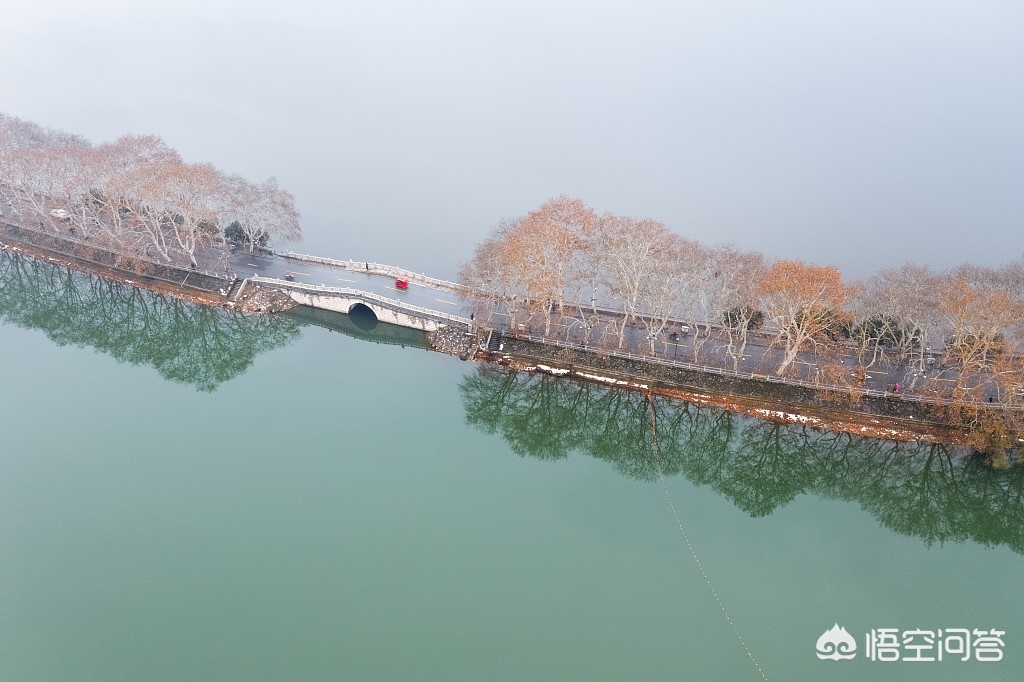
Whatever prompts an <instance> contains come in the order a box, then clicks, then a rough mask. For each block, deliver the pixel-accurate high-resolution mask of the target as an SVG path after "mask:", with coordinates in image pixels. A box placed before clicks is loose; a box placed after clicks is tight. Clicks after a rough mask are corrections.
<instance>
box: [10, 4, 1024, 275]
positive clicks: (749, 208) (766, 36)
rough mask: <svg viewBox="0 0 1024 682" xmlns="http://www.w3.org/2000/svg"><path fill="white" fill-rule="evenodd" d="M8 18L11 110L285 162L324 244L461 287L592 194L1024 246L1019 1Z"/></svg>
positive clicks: (830, 239)
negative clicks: (478, 261)
mask: <svg viewBox="0 0 1024 682" xmlns="http://www.w3.org/2000/svg"><path fill="white" fill-rule="evenodd" d="M8 5H9V6H7V7H5V8H4V17H5V19H4V23H5V25H6V27H7V28H6V30H5V31H4V32H3V37H2V40H0V58H2V59H3V62H4V63H5V65H6V68H5V69H4V73H3V76H2V77H0V110H3V111H6V112H7V113H10V114H13V115H15V116H19V117H22V118H26V119H30V120H33V121H35V122H37V123H40V124H42V125H44V126H48V127H54V128H61V129H65V130H68V131H71V132H76V133H80V134H82V135H85V136H86V137H89V138H90V139H92V140H93V141H97V142H99V141H106V140H111V139H114V138H116V137H117V136H118V135H120V134H123V133H128V132H134V133H155V134H158V135H160V136H162V137H163V138H164V139H165V140H166V141H167V142H168V143H169V144H170V145H172V146H174V147H176V148H177V149H179V150H180V151H181V152H182V154H183V155H184V156H185V158H186V159H187V160H189V161H197V162H198V161H209V162H212V163H214V164H215V165H217V166H218V167H219V168H221V169H223V170H225V171H229V172H238V173H241V174H243V175H245V176H247V177H248V178H249V179H251V180H261V179H263V178H265V177H267V176H270V175H274V176H276V177H277V178H278V179H279V180H280V182H281V184H282V186H284V187H285V188H287V189H289V190H291V191H292V192H293V193H294V194H295V196H296V199H297V201H298V204H299V208H300V209H301V211H302V213H303V227H304V231H305V235H306V239H305V242H304V243H303V244H302V245H300V247H299V248H300V249H302V250H308V251H312V252H316V253H320V254H323V255H330V256H334V257H339V258H355V259H376V260H379V261H384V262H394V263H398V264H401V265H403V266H405V267H409V268H412V269H415V270H423V271H429V272H431V273H434V274H437V275H440V276H453V275H454V274H455V273H456V271H457V269H458V265H459V263H460V262H462V261H464V260H466V259H467V258H468V257H469V255H470V253H471V251H472V248H473V246H474V244H475V243H476V242H478V241H479V240H480V239H482V238H483V236H484V235H485V233H486V231H487V230H488V229H489V228H490V227H491V226H492V225H493V224H495V223H496V222H497V221H498V220H499V219H501V218H502V217H513V216H517V215H522V214H523V213H525V212H527V211H529V210H531V209H532V208H534V207H536V206H538V205H539V204H541V203H542V202H543V201H544V200H546V199H548V198H550V197H552V196H556V195H558V194H568V195H572V196H579V197H581V198H583V199H584V200H585V201H587V202H588V203H589V204H591V205H592V206H594V207H595V208H597V209H598V210H599V211H611V212H615V213H619V214H624V215H632V216H642V217H652V218H655V219H658V220H661V221H663V222H665V223H666V224H668V225H669V226H670V227H671V228H672V229H674V230H676V231H678V232H680V233H681V234H684V235H686V236H688V237H692V238H696V239H700V240H702V241H706V242H712V243H721V242H727V241H731V242H734V243H736V244H737V245H739V246H741V247H743V248H747V249H756V250H760V251H763V252H765V253H766V254H768V255H769V256H772V257H795V258H801V259H806V260H810V261H813V262H816V263H821V264H834V265H836V266H838V267H839V268H840V269H841V270H843V272H844V273H845V274H846V275H847V276H849V277H863V276H867V275H870V274H871V273H873V272H875V271H876V270H877V269H878V268H881V267H886V266H895V265H899V264H901V263H903V262H905V261H908V260H914V261H917V262H920V263H926V264H929V265H932V266H935V267H948V266H951V265H954V264H956V263H958V262H961V261H963V260H965V259H966V260H970V261H972V262H976V263H983V264H991V265H997V264H1000V263H1004V262H1006V261H1008V260H1011V259H1014V258H1018V257H1020V256H1021V255H1022V254H1024V243H1022V242H1024V240H1022V239H1021V236H1020V235H1021V228H1022V226H1024V192H1022V191H1021V188H1022V186H1024V132H1022V123H1021V121H1022V120H1024V117H1022V115H1021V113H1022V112H1021V109H1022V104H1024V95H1022V91H1021V88H1020V84H1021V83H1022V82H1024V40H1021V36H1022V35H1024V4H1021V3H1018V2H983V1H972V2H934V1H930V2H902V3H889V2H872V1H867V0H857V1H855V2H854V1H845V0H844V1H841V2H830V3H818V2H771V3H764V2H755V1H724V2H715V3H691V2H632V3H628V4H627V3H616V4H614V5H613V4H612V3H601V4H595V3H585V2H576V3H570V2H531V1H520V2H516V3H504V4H496V3H483V2H478V3H471V2H434V3H420V2H376V3H363V2H360V3H352V2H341V3H326V2H313V1H310V0H296V1H293V2H286V3H283V2H273V3H269V2H259V1H257V2H251V1H246V2H240V1H236V0H227V1H225V0H204V1H202V2H199V1H198V0H182V1H180V2H176V3H173V4H168V5H166V6H161V7H153V6H150V5H149V4H148V3H143V4H140V3H137V2H128V1H127V0H93V1H92V2H89V3H83V2H78V1H76V0H49V1H39V2H35V3H24V2H22V3H8Z"/></svg>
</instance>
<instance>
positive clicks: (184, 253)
mask: <svg viewBox="0 0 1024 682" xmlns="http://www.w3.org/2000/svg"><path fill="white" fill-rule="evenodd" d="M0 200H2V201H3V205H0V210H2V212H3V214H4V216H5V217H6V218H7V220H10V221H13V222H16V223H18V224H20V225H21V226H23V227H30V228H33V229H44V230H50V231H54V232H58V233H61V234H64V235H67V236H73V237H75V238H77V239H83V240H89V243H90V244H91V245H92V246H96V247H100V248H108V249H110V250H113V251H116V252H118V253H123V254H127V255H132V256H137V257H145V258H152V259H156V260H158V261H162V262H167V263H176V262H185V263H188V264H189V265H191V266H192V267H196V265H197V259H196V255H197V252H199V251H200V249H202V248H204V247H208V248H215V249H216V248H218V247H220V248H221V249H222V248H223V247H224V246H225V230H226V229H227V228H228V227H229V226H230V228H231V229H230V231H229V234H232V235H233V236H234V237H235V238H236V239H237V240H238V241H241V242H245V243H247V244H248V245H249V247H250V248H252V247H253V246H254V245H256V244H262V243H265V242H267V241H269V240H273V241H275V242H278V241H294V240H298V239H300V238H301V235H302V232H301V228H300V226H299V213H298V211H297V210H296V208H295V200H294V198H293V197H292V195H291V194H290V193H289V192H287V191H285V190H283V189H281V188H280V187H279V186H278V184H277V181H276V180H275V179H273V178H270V179H268V180H265V181H264V182H261V183H251V182H249V181H247V180H246V179H244V178H242V177H240V176H237V175H227V174H225V173H222V172H221V171H219V170H217V169H216V168H214V167H213V166H212V165H210V164H194V163H186V162H185V161H184V160H183V159H182V158H181V156H180V155H179V154H178V152H177V151H175V150H174V149H172V148H171V147H169V146H168V145H167V144H166V143H165V142H164V141H163V140H161V139H160V138H159V137H155V136H152V135H126V136H124V137H121V138H119V139H118V140H116V141H115V142H112V143H106V144H99V145H94V144H92V143H90V142H89V141H88V140H86V139H84V138H82V137H80V136H77V135H72V134H69V133H66V132H63V131H54V130H46V129H43V128H42V127H40V126H39V125H37V124H35V123H32V122H29V121H25V120H22V119H19V118H15V117H13V116H8V115H6V114H0Z"/></svg>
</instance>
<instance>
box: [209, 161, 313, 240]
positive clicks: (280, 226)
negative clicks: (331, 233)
mask: <svg viewBox="0 0 1024 682" xmlns="http://www.w3.org/2000/svg"><path fill="white" fill-rule="evenodd" d="M224 182H225V187H226V192H225V196H224V205H223V215H222V220H223V222H224V223H228V222H230V221H235V222H237V223H238V229H239V230H240V231H241V234H242V236H243V238H244V241H245V243H246V244H248V247H249V253H252V252H253V251H254V250H255V249H256V246H257V245H262V244H267V243H274V244H278V243H282V242H294V241H299V240H300V239H302V228H301V227H300V225H299V212H298V210H297V209H296V208H295V198H294V197H293V196H292V195H291V193H289V192H287V191H285V190H283V189H281V188H280V187H279V186H278V184H277V179H276V178H268V179H267V180H264V181H263V182H261V183H255V184H254V183H250V182H249V181H247V180H245V179H244V178H242V177H239V176H237V175H233V176H230V177H228V178H226V179H225V181H224Z"/></svg>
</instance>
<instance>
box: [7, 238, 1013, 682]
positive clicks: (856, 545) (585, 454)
mask: <svg viewBox="0 0 1024 682" xmlns="http://www.w3.org/2000/svg"><path fill="white" fill-rule="evenodd" d="M339 332H340V333H339ZM419 342H420V340H419V339H418V338H417V337H416V336H415V335H410V334H409V333H407V332H405V331H403V330H394V329H378V330H374V331H373V332H365V331H361V330H358V329H357V328H355V327H354V326H352V325H351V324H349V323H348V321H347V320H346V319H345V318H343V317H341V318H325V317H322V316H321V317H316V318H315V319H314V316H312V315H309V314H304V315H302V316H292V317H280V318H270V319H252V318H239V317H234V316H231V315H228V314H226V313H223V312H221V311H211V310H205V309H199V308H194V307H192V306H189V305H185V304H181V303H178V302H174V301H168V300H166V299H161V298H159V297H155V296H151V295H148V294H140V293H138V292H134V291H133V290H130V289H124V288H121V287H118V286H114V285H109V284H106V283H99V282H96V281H93V280H88V279H87V278H83V277H80V276H69V275H68V274H67V273H65V272H64V271H60V270H54V269H52V268H49V267H45V266H37V265H32V264H31V263H27V262H25V261H21V260H12V259H10V258H9V257H6V256H0V349H2V351H3V355H2V357H3V359H4V363H3V365H4V366H3V372H2V374H0V377H2V379H0V382H2V383H0V426H2V434H3V435H2V440H0V466H2V472H3V475H2V476H0V679H3V680H8V679H11V680H56V679H80V680H118V679H124V680H137V679H147V680H161V679H166V680H182V679H381V680H403V679H405V680H454V679H467V680H491V679H495V680H498V679H500V680H568V679H580V680H703V679H716V680H718V679H720V680H760V679H762V677H761V674H760V673H759V672H758V669H757V668H756V667H755V665H754V664H753V663H752V662H751V660H750V657H749V656H748V653H747V649H749V652H750V653H751V654H752V655H753V657H754V658H755V659H756V661H757V662H758V663H759V664H760V665H761V666H762V667H763V669H764V673H765V675H766V676H767V678H768V679H771V680H816V679H839V680H861V679H882V680H903V679H919V680H962V679H980V680H989V679H992V680H996V679H1005V680H1016V679H1020V678H1021V677H1022V676H1024V591H1022V590H1021V580H1022V578H1024V556H1022V553H1024V506H1022V504H1024V503H1022V499H1024V471H1022V470H1021V469H1020V468H1017V469H1010V470H1006V471H1000V472H991V471H989V470H987V469H985V468H984V467H980V466H978V465H976V464H974V463H972V462H970V461H968V460H963V459H960V458H956V457H953V456H952V455H950V453H947V452H944V451H942V450H940V449H929V448H916V449H915V448H911V447H907V446H900V447H896V446H894V445H892V444H887V443H882V442H877V441H863V442H861V441H856V440H853V439H850V438H848V437H845V436H842V437H840V436H821V435H818V434H814V433H811V432H805V431H803V430H799V429H788V428H780V427H776V426H773V425H767V424H762V423H758V422H753V421H749V420H746V419H740V418H736V417H731V416H728V415H723V414H722V413H719V412H715V411H710V410H695V409H693V408H686V407H685V406H683V405H679V404H670V403H667V402H655V404H654V406H653V411H654V417H655V418H654V422H655V424H656V426H657V442H656V444H655V443H654V442H653V439H652V437H651V407H650V406H648V405H647V404H646V402H645V401H644V400H642V399H641V398H640V397H638V396H635V395H629V394H624V393H618V392H614V391H608V390H605V389H602V388H599V387H595V386H585V385H580V384H574V383H571V382H564V381H562V382H559V381H552V380H550V379H541V378H536V377H534V378H529V377H517V376H515V375H509V374H506V373H504V372H502V371H500V370H495V369H493V368H489V367H482V366H479V365H475V364H473V363H462V362H459V361H458V360H455V359H453V358H449V357H447V356H442V355H439V354H434V353H428V352H424V351H422V350H420V349H418V348H417V344H418V343H419ZM662 472H663V473H664V477H662V476H661V473H662ZM673 509H674V510H673ZM677 514H678V522H677ZM691 549H692V553H691ZM695 557H696V559H697V560H699V564H698V561H697V560H695ZM709 581H710V586H709ZM726 613H727V614H728V619H727V618H726V615H725V614H726ZM730 620H731V623H732V624H733V625H734V626H735V627H733V626H732V625H730ZM834 623H839V624H840V625H842V626H843V627H845V628H846V629H847V630H848V631H849V632H850V633H851V634H852V635H853V636H854V637H855V638H856V640H857V643H858V655H857V658H856V659H854V660H851V661H840V662H834V661H821V660H818V658H817V657H816V655H815V643H816V641H817V639H818V637H819V636H821V634H822V633H823V632H824V631H825V630H827V629H828V628H831V627H832V625H833V624H834ZM883 627H894V628H898V629H899V630H901V631H903V630H909V629H913V628H922V629H926V630H929V629H930V630H936V629H939V628H942V629H945V628H971V629H974V628H979V629H992V628H995V629H999V630H1004V631H1006V633H1007V634H1006V635H1005V637H1004V640H1005V646H1004V648H1003V651H1004V660H1003V661H1001V662H999V663H979V662H976V661H971V662H967V663H962V662H959V661H956V660H944V661H942V662H932V663H907V662H897V663H881V662H871V661H868V660H865V653H864V651H863V649H864V635H865V633H866V632H868V631H869V630H871V629H872V628H876V629H877V628H883Z"/></svg>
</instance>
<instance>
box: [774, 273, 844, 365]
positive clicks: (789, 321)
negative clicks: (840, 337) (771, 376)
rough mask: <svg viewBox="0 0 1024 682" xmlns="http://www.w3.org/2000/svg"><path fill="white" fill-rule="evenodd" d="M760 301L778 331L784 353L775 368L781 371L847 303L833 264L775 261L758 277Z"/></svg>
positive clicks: (816, 336)
mask: <svg viewBox="0 0 1024 682" xmlns="http://www.w3.org/2000/svg"><path fill="white" fill-rule="evenodd" d="M760 291H761V304H762V308H763V309H764V311H765V314H766V315H767V316H768V318H769V319H770V320H771V322H772V326H774V327H775V328H776V329H777V330H778V332H779V339H780V341H781V342H782V343H783V346H784V351H785V352H784V357H783V360H782V363H781V364H780V365H779V367H778V369H777V370H776V372H777V373H778V374H780V375H781V374H784V373H785V371H786V369H787V368H789V366H790V365H792V364H793V362H794V361H795V360H796V359H797V356H798V354H799V353H800V351H801V350H803V349H804V348H805V347H807V346H808V345H815V344H816V343H817V340H818V338H819V337H820V336H821V335H823V334H824V333H825V332H826V331H827V330H828V329H829V327H830V326H831V325H833V324H834V323H835V317H834V315H835V313H836V312H837V311H841V310H842V309H843V306H844V304H845V303H846V287H845V286H844V285H843V278H842V275H841V274H839V271H838V270H837V269H836V268H834V267H831V266H830V267H822V266H817V265H808V264H806V263H802V262H800V261H778V262H776V263H774V264H772V266H771V267H769V268H768V269H767V270H766V271H765V273H764V275H763V276H762V277H761V280H760Z"/></svg>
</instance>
